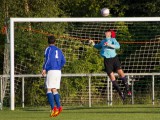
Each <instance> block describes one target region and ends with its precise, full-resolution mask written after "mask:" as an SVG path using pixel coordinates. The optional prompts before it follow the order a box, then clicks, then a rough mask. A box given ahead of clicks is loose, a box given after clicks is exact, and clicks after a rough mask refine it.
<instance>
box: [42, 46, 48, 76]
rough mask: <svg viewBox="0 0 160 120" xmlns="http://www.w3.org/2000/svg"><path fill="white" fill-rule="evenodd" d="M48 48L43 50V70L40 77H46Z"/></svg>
mask: <svg viewBox="0 0 160 120" xmlns="http://www.w3.org/2000/svg"><path fill="white" fill-rule="evenodd" d="M49 50H50V49H49V48H47V49H46V50H45V55H44V56H45V59H44V64H43V70H42V76H45V75H46V70H47V64H48V63H49Z"/></svg>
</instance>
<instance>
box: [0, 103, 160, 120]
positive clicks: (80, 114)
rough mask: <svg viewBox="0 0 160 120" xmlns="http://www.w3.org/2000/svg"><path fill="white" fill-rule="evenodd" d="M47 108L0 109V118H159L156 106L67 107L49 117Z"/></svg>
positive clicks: (142, 119) (88, 119)
mask: <svg viewBox="0 0 160 120" xmlns="http://www.w3.org/2000/svg"><path fill="white" fill-rule="evenodd" d="M49 114H50V112H49V109H48V108H41V109H40V108H34V109H33V108H25V109H16V110H15V111H10V110H6V109H5V110H2V111H0V120H51V119H54V120H160V107H158V106H150V105H149V106H147V105H146V106H144V105H143V106H140V105H137V106H135V105H129V106H128V105H127V106H113V107H92V108H83V107H75V108H73V107H72V108H69V107H68V108H67V107H64V110H63V112H62V113H61V114H60V115H59V116H57V117H55V118H50V117H49Z"/></svg>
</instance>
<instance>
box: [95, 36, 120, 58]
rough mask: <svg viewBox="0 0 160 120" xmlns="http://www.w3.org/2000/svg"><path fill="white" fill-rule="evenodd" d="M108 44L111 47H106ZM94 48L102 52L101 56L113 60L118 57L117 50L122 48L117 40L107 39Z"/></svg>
mask: <svg viewBox="0 0 160 120" xmlns="http://www.w3.org/2000/svg"><path fill="white" fill-rule="evenodd" d="M106 42H107V43H108V45H111V46H110V47H109V46H105V43H106ZM94 48H97V49H99V50H100V55H101V56H102V57H105V58H113V57H115V56H116V55H117V53H116V49H119V48H120V45H119V42H117V40H116V39H115V38H105V39H103V40H102V41H101V42H100V43H99V44H95V45H94Z"/></svg>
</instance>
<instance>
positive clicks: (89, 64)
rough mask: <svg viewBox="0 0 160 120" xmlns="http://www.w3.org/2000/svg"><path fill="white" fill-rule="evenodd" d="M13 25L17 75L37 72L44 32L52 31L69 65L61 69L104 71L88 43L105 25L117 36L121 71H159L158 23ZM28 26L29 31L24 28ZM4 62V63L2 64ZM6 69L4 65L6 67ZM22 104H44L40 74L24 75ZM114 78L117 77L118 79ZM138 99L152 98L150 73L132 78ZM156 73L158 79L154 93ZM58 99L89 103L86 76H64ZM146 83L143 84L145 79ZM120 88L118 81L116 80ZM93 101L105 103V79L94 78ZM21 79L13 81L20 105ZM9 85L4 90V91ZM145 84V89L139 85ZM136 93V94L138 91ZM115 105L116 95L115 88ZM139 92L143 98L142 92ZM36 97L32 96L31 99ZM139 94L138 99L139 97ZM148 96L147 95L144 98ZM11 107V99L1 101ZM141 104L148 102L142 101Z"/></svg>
mask: <svg viewBox="0 0 160 120" xmlns="http://www.w3.org/2000/svg"><path fill="white" fill-rule="evenodd" d="M30 25H31V27H28V24H26V23H16V24H15V74H40V72H41V69H42V64H43V59H44V58H43V53H44V49H45V47H47V37H46V36H48V35H51V34H53V35H55V36H56V38H57V41H56V46H58V47H59V48H61V49H62V51H63V52H64V55H65V57H66V60H67V63H66V65H65V67H64V69H63V73H104V72H103V71H102V69H103V59H102V58H101V57H100V55H99V51H97V50H95V49H94V48H93V47H92V46H90V45H89V42H88V41H89V40H93V41H95V42H96V43H99V41H100V40H102V39H103V38H104V32H105V31H106V30H108V29H113V30H115V31H116V39H117V40H118V41H119V42H120V44H121V49H120V50H118V51H117V52H118V55H119V58H120V61H121V63H122V68H123V70H124V71H125V73H154V72H157V73H158V72H160V67H159V66H160V34H159V33H160V24H159V22H133V21H131V22H87V23H85V22H82V23H81V22H74V23H73V22H68V23H67V22H62V23H60V22H57V23H31V24H30ZM28 28H29V29H28ZM5 66H6V64H4V68H5ZM4 70H5V69H4ZM26 79H27V80H26V82H25V88H26V89H25V96H27V98H25V104H26V105H39V104H40V105H45V104H46V99H45V90H44V87H43V84H44V83H43V80H42V79H41V78H26ZM117 79H118V78H117ZM132 79H134V80H135V81H136V84H135V86H134V88H135V92H136V93H135V95H136V98H137V99H136V101H135V102H136V103H141V102H142V99H143V100H145V99H146V97H149V96H150V91H151V89H149V88H150V87H151V86H150V85H151V84H150V82H151V79H150V76H148V77H147V76H133V78H132ZM158 79H159V77H156V82H157V84H156V90H157V91H156V92H157V93H156V95H157V100H158V99H159V98H158V97H159V96H158V87H159V81H158ZM63 81H64V83H65V84H62V87H61V88H62V90H61V97H62V103H63V104H64V105H69V104H78V105H85V104H88V99H89V98H88V97H89V94H88V91H89V90H88V81H87V80H86V78H84V77H77V78H75V77H73V78H70V77H69V78H67V77H66V78H64V80H63ZM144 81H145V82H144ZM119 83H120V86H121V89H123V86H122V85H121V81H119ZM91 84H92V85H91V86H92V89H91V91H92V94H91V96H92V103H93V104H106V102H107V96H108V94H109V96H110V92H108V89H107V87H109V86H108V84H107V78H106V77H92V82H91ZM5 85H7V86H8V87H5V90H4V91H7V92H5V95H4V96H6V98H7V97H8V96H9V88H10V87H9V81H8V82H4V83H3V86H5ZM21 85H22V81H21V78H16V79H15V91H16V96H17V97H16V103H17V104H20V103H21V97H19V96H20V94H21V92H22V90H21ZM7 88H8V89H7ZM142 88H143V89H142ZM137 91H138V92H137ZM113 93H114V94H113V101H114V103H119V102H120V99H119V98H118V97H117V94H116V93H115V92H113ZM141 93H143V95H144V96H142V95H141ZM33 96H36V97H33ZM138 98H139V99H138ZM147 100H148V99H147ZM4 103H6V105H9V98H8V99H7V100H4ZM142 103H147V102H145V101H143V102H142Z"/></svg>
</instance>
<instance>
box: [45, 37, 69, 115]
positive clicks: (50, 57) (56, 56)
mask: <svg viewBox="0 0 160 120" xmlns="http://www.w3.org/2000/svg"><path fill="white" fill-rule="evenodd" d="M55 40H56V39H55V37H54V36H49V37H48V44H49V46H48V47H47V48H46V49H45V61H44V64H43V70H42V76H45V75H46V80H45V85H46V88H47V99H48V102H49V104H50V106H51V109H52V111H51V114H50V117H56V116H57V115H59V113H60V112H61V111H62V106H61V104H60V95H59V93H58V91H57V89H60V81H61V69H62V68H63V66H64V64H65V63H66V60H65V57H64V55H63V53H62V51H61V50H60V49H59V48H57V47H56V46H55ZM54 101H55V103H56V106H55V105H54Z"/></svg>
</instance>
